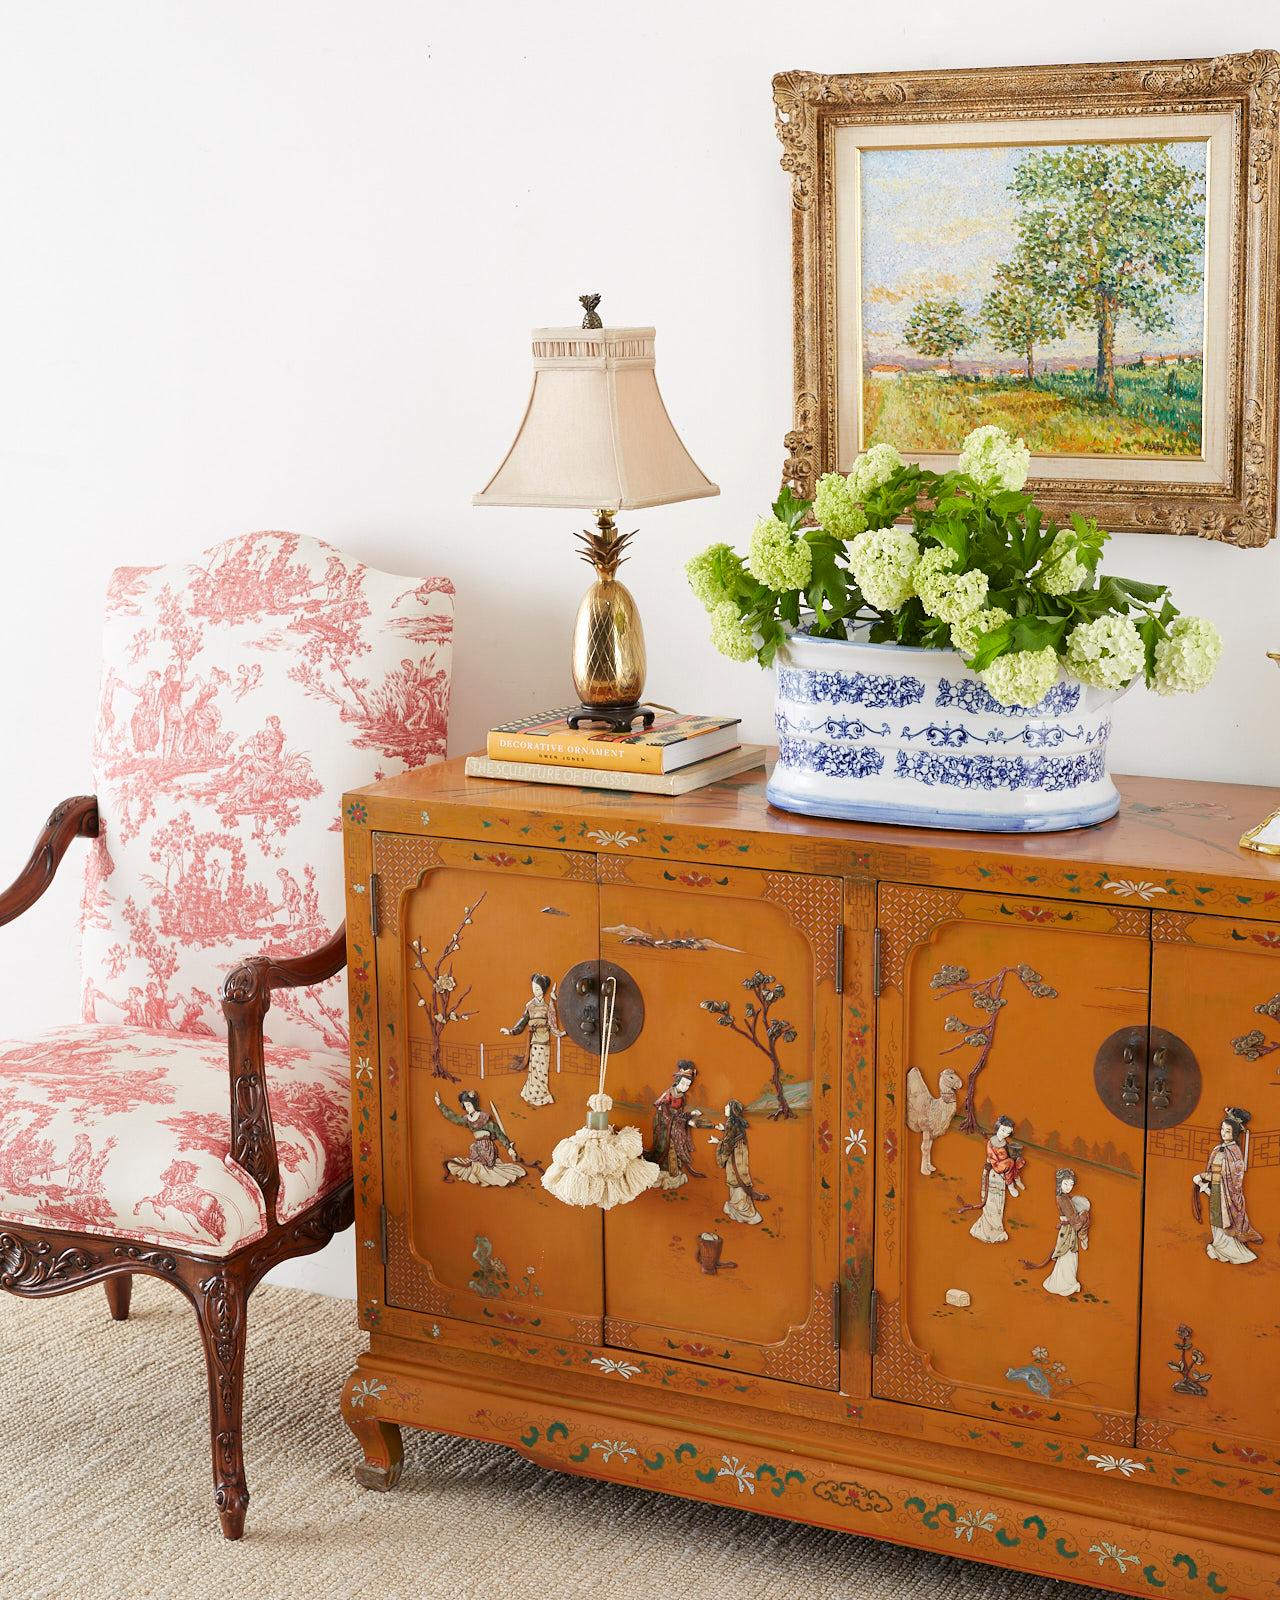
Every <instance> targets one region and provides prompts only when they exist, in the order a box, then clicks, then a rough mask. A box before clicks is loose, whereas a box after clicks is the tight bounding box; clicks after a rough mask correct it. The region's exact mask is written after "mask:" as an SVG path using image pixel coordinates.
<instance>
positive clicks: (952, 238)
mask: <svg viewBox="0 0 1280 1600" xmlns="http://www.w3.org/2000/svg"><path fill="white" fill-rule="evenodd" d="M1166 148H1167V149H1168V150H1169V151H1170V153H1171V154H1172V155H1173V156H1174V158H1175V159H1176V160H1177V161H1179V162H1180V163H1181V164H1182V165H1183V166H1184V167H1186V168H1187V170H1188V171H1190V172H1193V173H1196V174H1198V175H1199V176H1200V177H1201V178H1202V179H1203V178H1204V176H1205V163H1206V158H1207V153H1208V146H1207V144H1206V142H1205V141H1203V140H1189V141H1186V142H1182V141H1177V142H1171V143H1169V144H1167V145H1166ZM1026 152H1027V147H1026V146H1017V145H984V146H949V147H946V148H935V149H909V150H863V151H862V155H861V189H862V219H861V220H862V340H863V350H864V355H865V359H866V360H867V361H868V362H871V361H886V360H887V361H904V360H905V361H907V362H909V363H910V362H915V361H918V360H919V358H918V356H917V355H916V354H915V352H913V351H912V350H911V349H910V348H909V347H908V346H907V345H906V344H905V343H904V342H903V339H902V328H903V324H904V323H905V322H906V320H907V318H908V316H910V314H911V308H912V306H913V305H914V304H915V303H916V301H917V300H920V299H923V298H925V297H926V296H940V297H944V298H949V297H951V296H954V297H955V298H956V299H958V300H959V301H960V303H961V305H962V306H963V307H964V309H965V311H966V312H968V313H970V315H971V316H972V317H975V318H976V315H977V312H978V308H979V306H980V305H981V303H982V299H983V297H984V295H985V294H986V293H987V290H988V289H989V288H990V286H991V277H992V273H993V272H994V270H995V268H996V267H997V266H998V265H999V263H1000V262H1002V261H1007V260H1008V259H1009V258H1010V256H1011V255H1012V254H1013V252H1014V249H1015V247H1016V244H1017V232H1016V229H1015V226H1014V222H1015V215H1016V203H1015V201H1014V199H1013V197H1012V195H1011V194H1010V193H1009V188H1008V185H1009V181H1010V179H1011V178H1012V176H1013V173H1014V169H1015V167H1016V166H1017V164H1018V162H1019V160H1020V159H1021V157H1022V156H1023V155H1025V154H1026ZM1199 209H1200V210H1201V212H1202V213H1203V210H1204V206H1203V202H1202V203H1201V205H1200V208H1199ZM1170 311H1171V312H1172V315H1173V327H1172V329H1171V330H1170V331H1168V332H1165V333H1160V334H1143V333H1142V332H1140V331H1139V330H1138V329H1136V328H1134V327H1133V326H1132V324H1130V323H1128V322H1127V321H1125V320H1124V319H1122V320H1121V322H1120V325H1119V328H1118V329H1117V335H1116V360H1117V361H1121V362H1123V361H1127V360H1131V359H1133V358H1134V357H1136V356H1138V355H1141V354H1144V353H1158V352H1176V353H1179V354H1191V353H1197V354H1198V353H1199V352H1200V351H1201V350H1202V348H1203V337H1204V301H1203V292H1202V291H1199V290H1198V291H1197V292H1196V293H1194V294H1189V295H1173V296H1171V297H1170ZM1096 349H1097V339H1096V334H1095V332H1094V331H1093V329H1092V328H1088V327H1086V328H1071V329H1069V330H1068V332H1067V337H1066V338H1065V339H1062V340H1059V341H1055V342H1054V343H1053V344H1051V345H1046V346H1045V347H1044V349H1043V352H1042V354H1043V357H1044V359H1045V361H1046V362H1047V363H1048V364H1049V365H1050V366H1055V365H1057V364H1058V363H1060V362H1063V361H1082V360H1085V361H1091V360H1092V359H1093V357H1094V355H1095V353H1096ZM991 360H999V361H1003V362H1006V363H1007V362H1009V361H1010V357H1009V355H1008V353H1007V352H1003V353H1002V352H998V351H997V350H996V349H995V347H994V346H993V345H992V344H991V343H990V342H989V340H987V339H986V338H985V336H983V335H981V334H980V335H979V337H978V338H977V339H976V340H975V341H974V343H973V344H972V345H971V346H969V347H967V348H966V349H965V350H963V351H962V352H960V354H959V356H958V357H957V361H956V365H957V368H963V367H964V366H965V365H966V364H969V363H972V362H981V361H991Z"/></svg>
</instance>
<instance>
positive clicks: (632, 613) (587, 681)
mask: <svg viewBox="0 0 1280 1600" xmlns="http://www.w3.org/2000/svg"><path fill="white" fill-rule="evenodd" d="M633 537H634V535H633V534H630V533H619V532H618V530H617V528H616V527H615V525H614V520H613V512H612V511H607V510H606V511H600V512H598V513H597V514H596V532H594V533H586V532H584V533H579V534H578V535H577V538H578V539H579V540H580V541H581V543H582V546H583V549H582V559H583V560H584V561H585V562H587V563H588V565H590V566H592V567H594V568H595V574H596V581H595V582H594V583H593V584H592V585H591V587H590V588H589V589H588V590H587V592H586V594H584V595H583V597H582V604H581V605H580V606H579V607H578V616H577V620H576V621H575V623H574V625H573V687H574V688H575V689H576V690H577V693H578V698H579V699H580V700H581V702H582V704H581V705H580V706H579V707H578V709H577V710H576V711H575V712H573V713H572V714H571V715H570V717H569V719H568V722H569V726H570V727H571V728H576V727H577V726H578V725H579V723H582V722H603V723H606V724H607V725H608V726H609V727H610V728H612V729H614V730H615V731H616V732H618V733H625V732H628V731H629V730H630V729H631V728H632V726H633V725H634V724H635V722H636V720H637V719H638V718H639V719H642V721H643V725H644V727H646V728H647V727H649V726H651V724H652V723H653V717H654V713H653V711H652V710H651V709H650V708H649V707H648V706H645V705H642V704H641V696H642V695H643V694H644V675H645V667H646V665H647V663H646V659H645V648H644V628H643V626H642V625H641V622H640V608H639V607H638V606H637V605H636V602H635V596H634V595H633V594H632V593H631V591H630V589H628V588H627V586H626V585H625V584H623V583H619V582H618V567H619V565H620V564H621V563H622V561H623V560H624V559H625V553H626V548H627V546H628V545H629V544H630V543H631V540H632V539H633Z"/></svg>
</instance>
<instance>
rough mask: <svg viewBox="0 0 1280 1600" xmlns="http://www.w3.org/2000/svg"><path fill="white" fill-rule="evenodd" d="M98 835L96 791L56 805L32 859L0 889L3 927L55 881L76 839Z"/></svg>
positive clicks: (92, 837)
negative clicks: (69, 847) (6, 885)
mask: <svg viewBox="0 0 1280 1600" xmlns="http://www.w3.org/2000/svg"><path fill="white" fill-rule="evenodd" d="M97 837H98V800H97V796H96V795H92V794H78V795H75V796H74V797H73V798H72V799H70V800H64V801H63V802H62V804H61V805H60V806H56V807H55V808H54V810H53V812H52V814H51V815H50V817H49V820H48V822H46V823H45V825H44V829H43V831H42V832H41V834H40V837H39V838H38V839H37V840H36V847H35V849H34V850H33V851H32V852H31V859H30V861H28V862H27V864H26V866H25V867H23V869H22V871H21V872H20V873H19V874H18V876H17V877H16V878H15V879H14V881H13V882H12V883H11V884H10V885H9V887H8V888H7V889H5V890H4V891H3V892H0V927H2V926H3V925H4V924H5V923H6V922H12V921H13V919H14V918H15V917H20V916H21V915H22V913H23V912H24V911H26V910H28V909H29V908H30V907H31V906H33V905H35V903H36V901H37V900H38V899H39V898H40V896H41V895H42V894H43V893H44V892H45V890H46V889H47V888H48V887H49V885H50V884H51V883H52V882H53V875H54V873H55V872H57V870H58V863H59V862H60V861H61V860H62V858H63V856H64V855H65V854H66V853H67V846H68V845H69V844H70V843H71V841H72V840H73V839H96V838H97Z"/></svg>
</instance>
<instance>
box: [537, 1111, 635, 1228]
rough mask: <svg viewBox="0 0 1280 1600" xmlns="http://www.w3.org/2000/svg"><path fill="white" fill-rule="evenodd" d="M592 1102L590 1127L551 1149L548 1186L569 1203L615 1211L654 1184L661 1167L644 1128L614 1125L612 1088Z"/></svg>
mask: <svg viewBox="0 0 1280 1600" xmlns="http://www.w3.org/2000/svg"><path fill="white" fill-rule="evenodd" d="M587 1104H588V1106H589V1107H590V1108H591V1110H590V1115H589V1116H588V1118H587V1125H586V1127H585V1128H579V1129H578V1130H577V1132H576V1133H571V1134H570V1135H569V1137H568V1138H567V1139H561V1141H560V1143H559V1144H558V1145H557V1146H556V1147H555V1149H554V1150H553V1151H552V1152H551V1165H550V1166H549V1167H548V1168H547V1170H546V1172H544V1173H543V1175H542V1187H543V1188H544V1189H547V1190H549V1191H550V1193H552V1194H553V1195H555V1197H556V1199H557V1200H563V1201H564V1203H565V1204H566V1205H569V1206H599V1207H600V1209H601V1211H610V1210H612V1209H613V1207H614V1206H620V1205H625V1204H626V1203H627V1201H628V1200H634V1199H635V1198H636V1196H637V1195H640V1194H643V1193H644V1191H645V1190H646V1189H652V1188H653V1186H654V1185H655V1184H656V1183H657V1181H658V1179H659V1177H660V1176H661V1169H660V1168H659V1167H658V1165H657V1163H656V1162H653V1161H646V1160H645V1159H644V1141H643V1140H642V1139H641V1137H640V1130H639V1128H632V1127H627V1128H611V1127H610V1126H609V1113H610V1111H612V1110H613V1101H612V1100H610V1098H609V1096H608V1095H607V1094H593V1095H592V1096H591V1098H590V1100H588V1101H587Z"/></svg>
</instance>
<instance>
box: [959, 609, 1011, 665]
mask: <svg viewBox="0 0 1280 1600" xmlns="http://www.w3.org/2000/svg"><path fill="white" fill-rule="evenodd" d="M1010 620H1011V619H1010V617H1009V613H1008V612H1007V611H1006V610H1005V609H1004V608H1003V607H1002V606H988V607H987V608H986V610H984V611H975V612H973V613H972V615H970V616H967V617H964V618H962V619H961V621H959V622H953V623H952V624H951V643H952V644H953V645H954V647H955V648H956V649H957V650H958V651H959V652H960V654H961V655H962V656H971V655H973V653H974V652H975V651H976V650H977V648H978V640H979V639H980V638H981V637H982V635H983V634H984V633H994V632H995V630H996V629H997V628H1003V627H1004V625H1005V623H1006V622H1008V621H1010Z"/></svg>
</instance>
